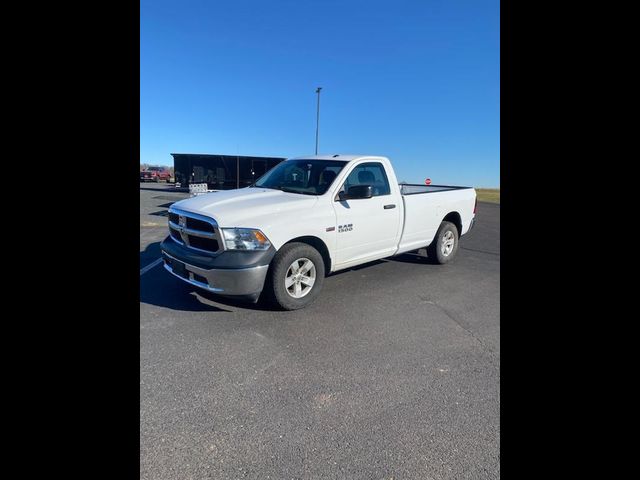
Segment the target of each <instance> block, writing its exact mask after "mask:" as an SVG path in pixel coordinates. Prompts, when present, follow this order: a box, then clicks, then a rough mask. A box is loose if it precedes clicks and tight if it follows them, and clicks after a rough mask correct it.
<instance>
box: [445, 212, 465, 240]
mask: <svg viewBox="0 0 640 480" xmlns="http://www.w3.org/2000/svg"><path fill="white" fill-rule="evenodd" d="M442 221H443V222H451V223H453V224H454V225H455V226H456V228H457V229H458V238H460V237H461V236H462V217H461V216H460V214H459V213H458V212H449V213H447V214H446V215H445V217H444V218H443V219H442ZM441 223H442V222H441Z"/></svg>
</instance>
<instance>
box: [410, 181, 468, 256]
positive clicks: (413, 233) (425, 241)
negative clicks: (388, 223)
mask: <svg viewBox="0 0 640 480" xmlns="http://www.w3.org/2000/svg"><path fill="white" fill-rule="evenodd" d="M399 186H400V192H401V194H402V202H403V204H404V228H403V230H402V236H401V239H400V243H399V245H398V251H397V253H404V252H408V251H411V250H415V249H418V248H422V247H426V246H428V245H429V244H430V243H431V242H432V241H433V239H434V237H435V234H436V231H437V230H438V227H439V226H440V223H441V222H442V219H443V218H444V217H445V216H446V215H448V214H449V213H456V214H458V215H459V216H460V222H461V224H462V231H461V234H463V235H464V234H465V233H466V232H467V231H468V230H469V227H470V225H471V220H472V219H473V209H474V204H475V199H476V192H475V190H474V189H473V187H458V186H451V185H413V184H400V185H399ZM436 192H439V195H421V194H423V193H436Z"/></svg>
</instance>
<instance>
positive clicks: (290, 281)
mask: <svg viewBox="0 0 640 480" xmlns="http://www.w3.org/2000/svg"><path fill="white" fill-rule="evenodd" d="M323 282H324V260H323V259H322V255H320V253H319V252H318V251H317V250H316V249H315V248H313V247H312V246H311V245H308V244H306V243H298V242H293V243H288V244H286V245H284V246H283V247H282V248H281V249H280V250H278V253H276V256H275V257H273V260H272V262H271V267H270V268H269V276H268V278H267V285H265V289H266V292H265V293H267V295H268V296H269V300H271V303H273V304H275V305H277V306H279V307H280V308H283V309H285V310H298V309H300V308H304V307H306V306H307V305H309V304H310V303H312V302H313V301H314V300H315V299H316V298H317V297H318V295H320V290H322V284H323Z"/></svg>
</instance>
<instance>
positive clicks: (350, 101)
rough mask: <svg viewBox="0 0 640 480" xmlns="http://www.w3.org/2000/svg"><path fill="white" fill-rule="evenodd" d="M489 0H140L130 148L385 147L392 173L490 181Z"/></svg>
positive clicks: (494, 165) (493, 24) (493, 11)
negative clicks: (135, 123)
mask: <svg viewBox="0 0 640 480" xmlns="http://www.w3.org/2000/svg"><path fill="white" fill-rule="evenodd" d="M499 10H500V5H499V1H497V0H469V1H457V0H422V1H420V0H413V1H404V0H394V1H391V0H387V1H377V0H366V1H360V0H343V1H330V0H323V1H312V0H308V1H306V0H295V1H294V0H287V1H285V0H268V1H267V0H264V1H259V0H234V1H231V0H227V1H218V0H209V1H189V0H185V1H164V0H153V1H146V0H143V1H141V3H140V22H141V24H140V161H141V163H142V162H144V163H153V164H162V165H171V164H172V163H173V159H172V157H171V156H170V153H172V152H181V153H219V154H230V155H236V154H240V155H265V156H282V157H293V156H300V155H306V154H313V153H314V149H315V128H316V94H315V88H316V87H317V86H321V87H323V90H322V93H321V100H320V147H319V153H321V154H334V153H342V154H372V155H384V156H388V157H389V158H390V159H391V161H392V162H393V164H394V166H395V168H396V172H397V174H398V180H404V181H408V182H412V183H418V182H419V183H422V182H423V181H424V179H425V178H426V177H430V178H431V179H432V180H433V183H449V184H464V185H472V186H475V187H498V186H499V185H500V172H499V170H500V29H499V25H500V15H499V14H500V11H499Z"/></svg>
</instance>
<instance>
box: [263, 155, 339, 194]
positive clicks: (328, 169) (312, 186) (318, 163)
mask: <svg viewBox="0 0 640 480" xmlns="http://www.w3.org/2000/svg"><path fill="white" fill-rule="evenodd" d="M346 164H347V162H344V161H342V160H287V161H285V162H281V163H279V164H278V165H276V166H275V167H274V168H272V169H271V170H269V171H268V172H267V173H265V174H264V175H263V176H262V177H260V178H259V179H258V180H257V181H256V183H255V186H256V187H260V188H274V189H276V190H282V191H284V192H291V193H301V194H304V195H322V194H323V193H325V192H326V191H327V190H328V189H329V187H330V186H331V184H332V183H333V181H334V180H335V178H336V177H337V176H338V173H340V170H342V169H343V168H344V166H345V165H346Z"/></svg>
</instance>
